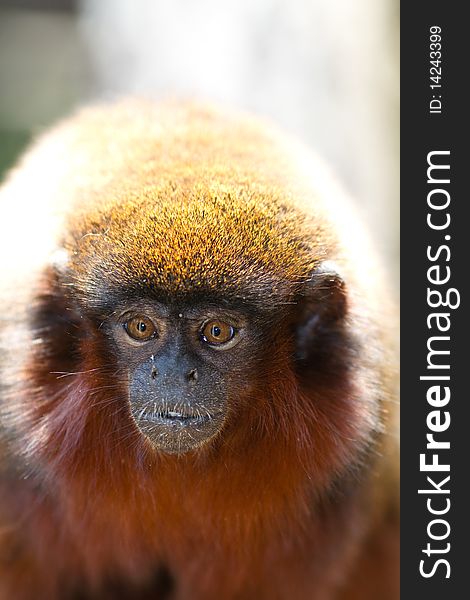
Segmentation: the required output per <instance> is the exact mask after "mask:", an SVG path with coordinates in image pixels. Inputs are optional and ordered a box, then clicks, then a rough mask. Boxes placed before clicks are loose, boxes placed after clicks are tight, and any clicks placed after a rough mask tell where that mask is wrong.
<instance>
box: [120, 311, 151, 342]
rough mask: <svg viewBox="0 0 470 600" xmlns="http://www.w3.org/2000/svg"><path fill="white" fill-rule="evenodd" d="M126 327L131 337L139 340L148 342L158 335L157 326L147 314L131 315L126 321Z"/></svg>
mask: <svg viewBox="0 0 470 600" xmlns="http://www.w3.org/2000/svg"><path fill="white" fill-rule="evenodd" d="M124 329H125V330H126V332H127V335H129V337H131V338H132V339H133V340H137V341H139V342H147V341H148V340H150V339H152V338H154V337H155V336H156V335H157V328H156V327H155V325H154V323H153V322H152V321H151V320H150V319H149V318H148V317H146V316H145V315H137V316H134V317H130V318H129V319H127V320H126V321H125V323H124Z"/></svg>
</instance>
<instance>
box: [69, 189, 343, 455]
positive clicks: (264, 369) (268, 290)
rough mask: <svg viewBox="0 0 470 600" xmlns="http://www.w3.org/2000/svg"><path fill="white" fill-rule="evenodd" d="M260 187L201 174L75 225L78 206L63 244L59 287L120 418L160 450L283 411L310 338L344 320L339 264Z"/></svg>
mask: <svg viewBox="0 0 470 600" xmlns="http://www.w3.org/2000/svg"><path fill="white" fill-rule="evenodd" d="M255 187H256V186H255V185H251V186H249V187H248V186H247V187H246V188H245V189H243V188H242V189H240V187H238V188H235V189H234V190H233V191H227V190H226V189H222V188H220V186H218V185H217V184H215V185H214V184H212V183H210V182H208V181H202V182H201V180H200V179H199V181H197V182H196V183H195V184H194V185H191V184H189V185H188V184H186V185H182V186H178V187H177V188H175V186H173V189H170V188H165V186H163V187H156V188H155V189H153V190H149V189H147V191H146V194H145V198H141V197H139V196H135V197H134V198H132V197H128V198H127V199H126V202H125V203H124V204H122V203H114V202H111V203H110V204H107V205H105V206H102V207H101V208H100V210H98V211H94V212H93V214H92V215H90V214H86V215H85V216H83V218H82V219H81V220H79V224H78V226H77V218H76V216H75V217H74V219H75V225H74V232H73V239H72V238H69V239H68V240H67V241H66V243H65V248H66V250H67V253H68V260H67V263H66V264H65V266H64V265H62V274H61V277H62V285H65V286H66V289H68V290H69V292H68V295H69V302H70V303H71V306H72V305H74V306H75V307H74V308H73V309H72V311H75V312H76V314H77V315H78V314H79V315H80V319H81V323H80V324H79V326H78V327H79V329H80V330H82V331H83V332H86V335H85V337H84V341H82V343H84V344H85V345H87V344H90V340H92V343H93V344H94V345H95V346H96V347H97V348H98V347H99V348H100V350H98V349H97V350H96V352H95V356H96V357H107V358H106V359H105V361H104V362H105V363H107V366H105V368H106V370H107V371H110V372H111V373H112V375H111V377H112V381H113V383H114V384H115V385H116V390H118V389H119V392H120V393H121V394H122V395H121V396H120V395H119V393H117V394H116V400H115V401H116V402H117V403H119V402H121V403H122V407H121V410H122V412H123V415H124V414H125V412H126V406H127V407H128V409H129V414H130V415H131V417H132V419H133V421H134V422H135V424H136V425H137V427H138V429H139V430H140V431H141V432H142V434H144V435H145V436H146V437H147V438H148V440H150V441H151V442H152V444H153V445H154V446H155V447H157V448H158V449H159V450H162V451H164V452H165V453H184V452H187V451H190V450H194V449H196V448H198V447H200V446H202V445H204V444H206V443H208V442H209V441H210V440H212V439H213V438H214V437H215V436H217V434H221V433H222V437H223V432H224V430H227V431H228V432H230V431H231V430H236V429H237V427H238V428H239V429H240V428H243V429H244V430H245V431H246V432H247V436H248V438H249V435H250V427H249V428H246V421H247V420H248V422H250V420H251V428H254V424H255V422H256V421H257V420H258V421H259V420H260V418H261V419H265V420H267V421H269V420H276V419H279V420H283V419H288V418H289V415H288V410H286V409H282V410H280V411H279V414H278V415H276V414H275V413H276V408H275V407H273V406H271V407H270V406H266V400H265V399H266V398H271V397H272V390H273V387H274V388H275V387H278V388H279V387H281V388H282V387H284V386H285V383H284V382H283V379H285V378H287V379H289V380H290V378H291V372H294V371H295V369H296V365H297V366H298V367H299V368H300V364H301V363H304V364H308V362H310V361H311V359H312V357H311V356H310V354H311V352H312V348H313V346H315V345H316V346H317V349H318V350H321V351H322V352H323V353H324V348H323V349H322V348H321V343H320V341H319V340H317V341H315V340H314V339H313V338H314V337H315V336H316V335H318V336H320V337H321V331H322V329H323V330H325V328H327V329H328V328H329V329H330V330H331V331H332V330H335V329H337V328H338V327H341V323H340V321H341V318H342V317H343V316H344V312H345V296H344V289H343V283H342V281H341V279H340V277H339V275H338V274H337V273H336V272H335V271H334V270H332V268H331V266H330V268H326V267H325V264H326V263H324V262H323V261H322V260H320V257H319V256H318V254H317V253H316V252H315V248H314V244H313V243H312V242H310V241H309V240H308V239H307V238H305V239H302V235H301V233H302V232H301V227H302V225H301V224H300V223H299V220H298V218H297V216H296V215H295V213H294V212H293V211H292V210H291V209H289V208H288V207H287V205H286V204H285V202H283V198H282V196H281V195H280V196H278V197H276V196H274V195H273V194H272V193H269V195H267V194H266V192H263V190H258V191H257V193H256V194H255V197H253V191H254V188H255ZM231 193H232V194H233V193H236V194H237V198H236V200H235V201H234V199H233V197H232V195H231ZM331 331H330V333H331ZM325 339H326V338H325ZM322 352H320V354H322ZM318 360H320V358H319V359H318ZM103 366H104V365H99V364H96V367H97V368H98V367H103ZM261 399H262V400H261ZM286 400H287V399H286ZM271 401H272V402H274V400H271ZM268 404H269V402H268ZM289 410H292V411H293V413H294V411H295V410H296V408H295V407H291V408H290V409H289ZM266 411H267V412H268V414H266ZM256 414H257V418H255V419H254V420H253V417H254V416H255V415H256ZM123 418H125V417H124V416H123ZM292 418H293V419H294V420H295V418H296V417H294V414H292ZM228 435H230V434H228ZM247 443H249V439H247Z"/></svg>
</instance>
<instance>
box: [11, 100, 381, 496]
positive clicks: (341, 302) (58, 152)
mask: <svg viewBox="0 0 470 600" xmlns="http://www.w3.org/2000/svg"><path fill="white" fill-rule="evenodd" d="M296 148H297V147H296ZM291 150H292V148H291V146H290V145H289V143H285V142H284V139H283V138H281V136H279V135H278V134H272V133H271V132H270V130H269V128H265V127H263V126H259V125H258V124H256V123H253V122H252V121H250V120H249V119H247V120H243V119H239V118H238V117H236V118H232V117H227V116H226V115H223V114H219V113H217V112H214V111H212V110H208V111H206V110H201V109H194V108H187V107H183V108H181V107H179V108H178V107H176V108H174V107H169V108H168V107H167V108H163V109H160V108H155V107H154V105H151V106H150V107H149V106H147V105H143V106H141V105H139V104H138V105H137V106H134V105H132V104H131V105H130V106H126V105H124V106H121V107H119V106H118V107H116V108H108V107H105V108H104V109H97V110H91V111H89V112H85V113H84V114H83V115H79V116H78V117H77V118H75V119H72V121H71V122H70V123H66V124H65V125H63V126H62V127H59V129H58V130H57V131H55V132H53V133H52V134H50V136H49V137H46V140H45V141H44V142H43V143H42V144H39V147H38V149H37V150H33V152H32V153H31V157H30V158H29V162H28V161H27V166H26V168H25V170H24V171H23V172H21V173H19V175H18V178H17V179H16V180H15V179H14V180H13V184H12V188H11V189H13V194H14V197H19V196H21V197H26V196H27V195H28V194H29V195H30V196H31V197H32V198H33V200H34V201H33V200H32V201H31V202H30V204H28V206H30V208H28V211H29V219H30V220H32V221H31V222H32V225H31V228H30V229H31V231H30V234H29V235H30V236H31V238H35V237H37V238H38V241H36V242H34V244H35V246H34V245H33V242H32V243H31V244H30V247H37V248H42V246H41V244H43V245H45V243H44V240H45V239H46V238H47V240H49V239H51V240H52V241H53V242H52V243H49V246H50V247H51V248H50V250H49V254H48V255H47V256H50V255H51V254H53V252H54V251H55V252H56V254H55V259H54V260H53V261H52V264H51V263H50V262H49V263H48V264H49V265H50V266H48V267H47V268H46V267H44V265H45V264H46V262H47V260H49V259H46V258H44V259H43V258H40V259H38V261H37V262H38V264H39V267H40V269H42V272H41V273H42V274H41V275H40V276H39V277H38V281H39V283H34V282H33V285H32V286H31V288H32V295H33V301H34V307H35V309H34V310H33V311H32V314H31V315H30V318H29V321H30V323H31V327H30V331H32V332H33V341H34V344H31V345H30V347H28V351H27V352H26V351H25V352H24V353H22V356H23V357H24V363H25V364H24V365H21V369H22V373H27V376H26V377H24V380H25V381H27V382H28V385H29V386H30V387H29V389H30V395H29V397H31V398H36V397H38V398H39V399H38V401H37V402H34V401H33V402H32V403H31V405H28V411H30V412H31V411H33V408H34V410H35V412H34V415H35V419H36V421H35V429H34V431H35V433H34V435H33V434H32V433H31V431H32V430H31V429H30V430H29V431H28V435H29V436H30V437H32V439H33V443H31V444H28V445H27V448H33V449H34V448H35V447H37V445H39V446H40V447H47V448H48V450H49V451H50V452H52V453H54V452H55V453H56V454H57V455H60V457H61V459H63V460H65V459H66V458H67V456H69V455H71V450H72V449H76V448H78V447H80V444H82V446H81V447H82V448H84V447H86V448H90V447H95V448H97V447H100V448H101V449H102V452H103V453H104V452H107V453H108V454H109V455H110V456H111V454H112V453H113V452H118V451H119V452H121V451H122V450H123V449H124V448H127V450H128V452H129V454H130V453H132V450H133V449H135V448H136V447H140V448H141V449H142V448H145V451H144V454H145V455H146V456H148V455H149V452H150V453H153V454H152V455H153V456H155V457H157V459H158V460H159V458H158V457H160V456H161V457H163V458H162V460H167V458H168V460H170V461H172V460H174V459H175V456H174V455H177V456H176V459H177V460H179V458H180V457H179V456H178V455H182V456H183V455H184V457H188V461H189V460H191V458H190V457H191V456H198V457H201V456H209V455H210V456H211V457H213V458H214V457H217V456H218V457H219V458H220V460H219V462H220V463H221V464H226V462H227V461H229V460H235V459H237V460H238V459H239V460H241V458H239V457H241V456H242V455H244V456H245V459H246V460H253V461H254V462H256V460H258V462H257V463H256V464H258V469H257V473H258V474H259V473H261V472H263V471H266V460H265V457H266V456H267V455H269V453H270V452H271V453H272V452H278V454H279V456H278V460H277V462H276V461H274V460H273V463H272V464H273V466H272V472H271V475H269V474H268V472H266V473H265V475H264V476H265V478H266V480H268V479H269V477H272V476H273V474H274V471H275V469H279V465H280V464H281V463H282V461H283V460H284V459H285V457H286V456H287V457H289V460H291V461H293V460H294V457H295V460H296V461H297V463H299V464H300V463H301V462H303V464H304V466H305V463H306V461H310V462H309V466H308V468H309V469H310V470H311V469H316V470H317V475H318V478H319V479H320V475H319V474H320V473H326V474H327V475H328V477H330V478H331V477H332V476H334V473H335V470H336V469H338V468H340V466H341V465H344V464H347V463H348V462H350V456H351V453H352V454H355V452H356V449H357V448H361V447H364V446H366V445H367V443H368V440H370V438H371V432H372V431H373V430H374V429H375V428H377V426H378V422H379V420H380V419H379V417H378V414H379V412H380V410H379V402H378V401H377V397H376V396H377V394H376V390H377V389H378V387H379V385H380V384H377V382H376V381H375V380H374V378H377V377H379V375H378V370H377V369H374V368H369V366H370V364H372V363H373V362H374V360H379V359H377V356H378V354H377V352H378V350H377V349H376V344H375V342H374V341H373V336H374V334H373V333H372V332H373V331H374V325H373V320H372V319H370V318H369V314H368V310H369V309H368V306H369V304H370V303H369V304H368V300H367V297H368V296H370V297H372V296H373V293H374V292H373V290H372V288H371V289H370V290H368V291H367V293H364V289H365V288H366V287H367V286H370V281H372V280H374V276H373V275H371V269H370V267H369V266H368V265H370V260H369V256H368V252H367V250H364V249H363V248H362V241H361V239H360V236H359V237H358V236H355V237H353V243H351V235H350V232H351V230H355V228H356V224H355V222H354V221H351V223H352V225H351V226H350V227H349V217H347V216H345V215H347V214H348V213H347V212H344V215H343V209H342V208H337V207H336V208H331V207H330V203H332V204H333V205H334V206H336V204H335V200H334V198H333V195H334V194H333V195H332V192H331V191H329V188H328V185H327V186H326V187H325V185H324V184H322V185H321V186H318V187H316V186H317V181H318V178H317V177H316V173H319V172H321V169H318V167H317V166H315V167H313V162H314V161H313V162H312V163H310V159H308V160H304V158H300V159H299V156H303V154H302V152H300V153H299V152H298V149H296V150H295V152H297V154H298V155H297V154H295V152H291ZM299 163H302V166H301V167H299ZM303 163H305V164H303ZM28 165H29V166H28ZM310 165H312V167H311V166H310ZM305 166H307V168H305ZM315 169H316V170H315ZM17 182H19V183H17ZM18 185H19V186H20V188H19V191H15V190H16V187H15V186H18ZM25 189H26V191H25ZM325 189H326V191H325ZM12 204H14V203H12ZM36 206H37V207H38V208H37V217H36V218H37V219H38V220H39V219H42V221H43V222H45V223H46V224H47V227H49V229H48V228H47V227H44V226H41V227H39V226H38V227H36V226H35V219H34V218H33V217H32V216H31V214H32V211H34V210H36V208H35V207H36ZM44 215H46V216H44ZM331 215H333V218H331ZM340 218H341V219H342V221H343V222H344V221H347V223H346V226H342V228H341V232H340V233H338V228H337V226H336V222H337V221H338V220H339V219H340ZM343 224H344V223H343ZM51 231H52V233H51ZM348 236H349V238H348ZM11 237H12V238H14V237H15V236H14V235H12V236H11ZM344 238H348V239H346V240H345V239H344ZM10 243H11V244H14V243H15V242H14V241H13V242H10ZM51 251H52V252H51ZM38 252H39V250H38ZM45 256H46V254H45V251H44V257H45ZM32 258H34V257H29V258H28V260H32ZM28 265H29V263H28ZM335 265H336V266H335ZM28 269H29V266H28ZM17 270H18V269H17ZM340 273H341V275H340ZM359 274H360V275H359ZM28 277H29V274H28ZM361 280H362V282H365V283H361V284H360V285H359V282H360V281H361ZM365 339H367V340H368V347H367V352H365V351H364V348H365V345H364V340H365ZM370 340H372V341H370ZM374 394H375V396H374ZM15 407H16V405H15ZM30 407H33V408H30ZM15 410H16V408H15ZM20 420H21V417H20V418H17V422H19V421H20ZM23 420H25V417H23ZM25 435H26V433H25ZM83 440H85V442H84V441H83ZM34 444H36V446H35V445H34ZM51 449H52V450H51ZM81 452H82V454H80V456H81V457H83V456H86V457H87V460H91V458H92V456H93V454H92V453H90V452H89V451H88V450H87V451H85V450H83V451H81ZM168 454H172V455H173V457H167V458H165V455H168ZM77 456H78V455H77ZM256 456H258V459H256ZM247 457H248V458H247ZM306 457H307V458H306ZM110 460H112V459H111V458H110ZM182 460H183V459H182ZM246 460H245V462H246ZM224 461H225V462H224ZM180 464H181V461H180ZM275 464H277V467H275V466H274V465H275ZM113 468H114V467H113ZM283 468H284V467H283ZM302 468H304V467H302ZM285 469H288V467H287V466H286V467H285ZM298 471H299V473H300V471H301V469H300V468H299V469H298ZM292 472H293V469H292V468H291V467H289V469H288V472H287V473H284V479H282V477H281V474H279V481H280V482H281V483H280V485H282V486H283V485H288V478H289V476H290V475H289V473H292ZM302 472H303V471H302ZM332 474H333V475H332ZM325 476H326V475H325ZM299 480H300V475H299ZM284 482H285V483H284Z"/></svg>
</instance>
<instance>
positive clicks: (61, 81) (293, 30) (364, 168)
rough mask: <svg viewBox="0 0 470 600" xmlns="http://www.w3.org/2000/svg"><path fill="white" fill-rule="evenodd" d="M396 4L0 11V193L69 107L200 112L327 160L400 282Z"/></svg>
mask: <svg viewBox="0 0 470 600" xmlns="http://www.w3.org/2000/svg"><path fill="white" fill-rule="evenodd" d="M398 7H399V1H398V0H380V1H378V0H354V1H352V0H225V1H221V0H0V179H1V178H2V177H3V176H4V174H5V172H6V170H7V169H8V167H10V166H12V164H13V163H14V161H15V159H16V157H17V155H18V153H20V152H21V150H22V149H23V148H24V146H25V145H26V144H27V143H28V141H29V140H30V139H31V138H33V137H34V136H36V135H37V134H38V133H40V132H41V131H42V130H43V129H44V128H46V127H47V126H48V125H50V124H51V123H52V122H54V121H55V120H57V118H60V117H62V116H64V115H66V114H68V113H69V112H70V111H71V110H73V109H74V108H75V107H76V106H78V105H81V104H83V103H89V102H92V101H93V100H96V99H103V98H104V99H113V98H115V97H118V96H121V95H123V94H129V93H131V94H141V95H146V96H154V97H157V98H158V97H162V96H163V97H167V96H169V95H170V96H175V95H176V96H180V97H188V96H189V97H192V98H194V97H196V98H199V99H204V98H207V99H209V100H211V101H220V102H223V103H225V104H228V105H233V106H234V107H237V108H242V109H246V110H249V111H251V112H255V113H259V114H262V115H264V116H267V117H269V118H271V119H272V120H274V121H275V122H277V123H278V124H279V125H280V126H281V127H283V128H284V129H286V130H288V131H290V132H292V133H294V134H295V135H296V136H297V137H300V138H301V139H303V140H304V141H305V142H306V143H307V144H309V145H310V146H311V147H312V148H314V149H315V150H316V151H317V152H318V153H319V154H320V155H322V156H323V157H324V158H325V159H326V161H327V162H328V163H330V165H331V166H332V167H333V169H334V171H335V172H336V173H337V175H338V178H339V179H340V180H341V181H342V183H343V186H344V187H345V188H346V189H347V190H348V191H349V193H350V195H352V196H353V197H354V198H355V199H356V201H357V204H358V206H359V208H360V210H361V211H362V212H363V214H364V217H365V219H366V220H367V221H368V222H369V226H370V228H371V230H372V233H373V235H374V237H375V241H376V245H377V247H378V248H379V250H380V251H381V252H382V254H383V255H384V256H385V258H386V260H387V263H388V265H389V268H390V270H391V271H392V273H393V274H394V275H395V278H394V279H395V282H397V274H398V216H399V215H398V201H399V200H398V199H399V184H398V181H399V173H398V127H399V108H398V106H399V105H398V97H399V89H398V53H399V49H398V48H399V47H398V22H399V15H398Z"/></svg>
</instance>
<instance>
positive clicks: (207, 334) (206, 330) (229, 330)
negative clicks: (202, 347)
mask: <svg viewBox="0 0 470 600" xmlns="http://www.w3.org/2000/svg"><path fill="white" fill-rule="evenodd" d="M235 333H236V331H235V329H234V327H232V326H231V325H229V324H228V323H225V322H224V321H218V320H214V321H209V322H208V323H205V324H204V325H203V327H202V330H201V336H202V339H203V341H204V342H206V343H207V344H211V345H213V346H220V345H222V344H227V342H230V340H232V339H233V338H234V337H235Z"/></svg>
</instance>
